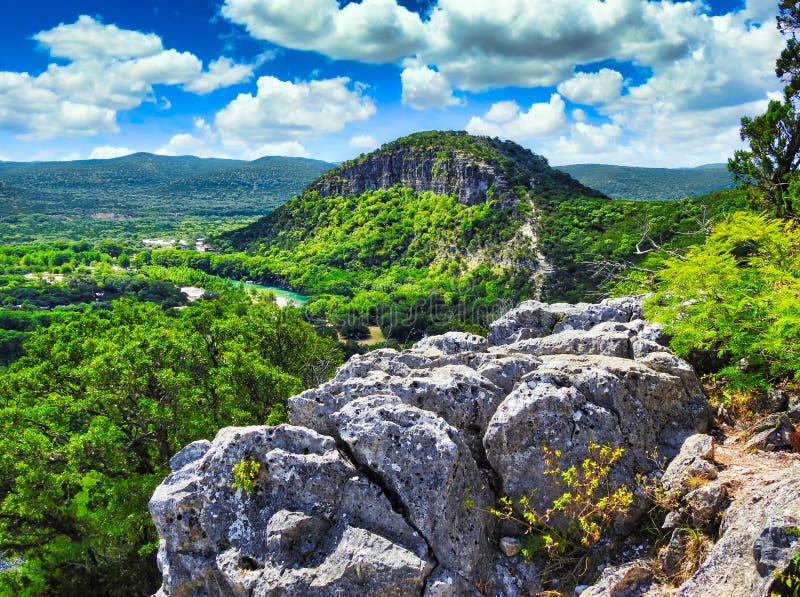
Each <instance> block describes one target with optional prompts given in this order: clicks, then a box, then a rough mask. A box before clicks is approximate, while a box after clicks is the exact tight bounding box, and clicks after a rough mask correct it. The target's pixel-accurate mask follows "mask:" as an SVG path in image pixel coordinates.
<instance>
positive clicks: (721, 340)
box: [647, 212, 800, 388]
mask: <svg viewBox="0 0 800 597" xmlns="http://www.w3.org/2000/svg"><path fill="white" fill-rule="evenodd" d="M658 278H659V281H660V283H659V289H658V292H657V293H656V295H655V296H654V298H653V299H652V300H651V301H650V303H649V306H648V309H647V315H648V316H649V317H650V318H652V319H655V320H656V321H660V322H662V323H664V325H665V330H666V332H667V334H669V335H670V336H671V337H672V342H671V346H672V348H673V350H674V351H675V352H676V353H677V354H678V355H679V356H682V357H689V358H692V357H693V356H696V355H697V354H698V351H700V352H705V353H706V354H708V355H712V356H714V357H716V358H717V359H719V360H720V363H721V365H723V366H724V365H728V366H727V367H725V368H723V369H722V371H720V373H721V374H722V375H723V376H725V377H727V378H729V379H730V381H731V382H733V386H734V387H739V388H747V387H756V386H759V385H763V384H764V382H765V381H768V380H772V379H777V378H787V377H794V378H800V301H798V296H800V231H799V230H798V229H797V228H796V227H795V225H794V224H792V223H787V222H786V221H783V220H777V219H773V218H769V217H767V216H764V215H756V214H753V213H747V212H739V213H735V214H733V215H731V216H730V217H728V218H727V219H726V220H724V221H723V222H721V223H720V224H718V225H717V226H715V228H714V230H713V232H712V234H711V235H710V236H709V238H708V239H707V241H706V243H705V244H703V245H698V246H695V247H693V248H691V249H690V250H689V251H688V252H687V253H686V255H685V257H684V258H682V259H681V258H677V257H674V258H671V259H669V260H667V262H666V267H665V268H664V269H663V270H662V271H661V272H660V273H659V275H658Z"/></svg>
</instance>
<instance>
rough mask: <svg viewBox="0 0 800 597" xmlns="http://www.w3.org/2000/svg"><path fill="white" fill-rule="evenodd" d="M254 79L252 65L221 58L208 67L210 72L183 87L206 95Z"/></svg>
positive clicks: (202, 74) (201, 74)
mask: <svg viewBox="0 0 800 597" xmlns="http://www.w3.org/2000/svg"><path fill="white" fill-rule="evenodd" d="M252 78H253V65H252V64H236V63H235V62H234V61H233V60H231V59H230V58H226V57H225V56H222V57H220V58H219V59H217V60H215V61H214V62H212V63H210V64H209V65H208V71H206V72H203V73H200V75H199V76H198V77H197V78H196V79H194V80H192V81H189V82H188V83H187V84H186V85H184V86H183V88H184V89H186V90H187V91H191V92H193V93H199V94H200V95H205V94H207V93H211V92H212V91H216V90H217V89H221V88H223V87H230V86H231V85H237V84H239V83H244V82H245V81H249V80H250V79H252Z"/></svg>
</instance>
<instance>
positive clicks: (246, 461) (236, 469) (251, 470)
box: [231, 456, 261, 493]
mask: <svg viewBox="0 0 800 597" xmlns="http://www.w3.org/2000/svg"><path fill="white" fill-rule="evenodd" d="M260 474H261V463H260V462H259V461H258V460H256V459H255V458H253V457H252V456H251V457H250V458H242V459H241V460H240V461H239V462H237V463H236V464H234V465H233V483H231V489H244V490H245V491H246V492H247V493H253V492H254V491H255V489H256V479H258V477H259V475H260Z"/></svg>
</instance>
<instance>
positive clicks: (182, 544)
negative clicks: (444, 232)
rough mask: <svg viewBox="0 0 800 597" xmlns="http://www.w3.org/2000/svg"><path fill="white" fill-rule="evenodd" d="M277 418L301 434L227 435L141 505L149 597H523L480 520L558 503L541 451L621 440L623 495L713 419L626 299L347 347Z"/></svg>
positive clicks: (692, 381)
mask: <svg viewBox="0 0 800 597" xmlns="http://www.w3.org/2000/svg"><path fill="white" fill-rule="evenodd" d="M289 407H290V420H291V423H292V425H294V426H288V425H285V426H280V427H277V428H266V427H251V428H242V429H237V428H229V429H223V430H222V431H220V433H219V434H218V435H217V437H216V438H215V439H214V441H213V442H212V443H208V442H197V443H195V444H192V445H190V446H188V447H187V448H185V449H184V450H183V451H182V452H181V453H179V454H178V455H176V457H175V458H174V459H173V461H172V466H173V473H172V474H171V475H170V476H169V477H168V478H167V479H166V481H165V482H164V483H163V484H162V485H161V486H160V487H159V488H158V490H157V491H156V493H155V495H154V496H153V499H152V501H151V512H152V514H153V517H154V520H155V522H156V526H157V528H158V530H159V535H160V537H161V546H160V550H159V563H160V565H161V567H162V571H163V573H164V585H163V587H162V589H161V594H163V595H168V594H169V595H193V596H194V595H197V596H198V597H199V596H200V595H237V596H238V595H253V596H261V595H425V596H426V597H433V596H460V595H478V594H487V595H489V594H490V595H506V596H509V597H510V596H512V595H513V596H516V595H528V594H533V593H535V592H536V590H538V587H539V585H538V582H539V579H538V576H537V571H536V568H535V566H534V565H532V564H530V563H527V562H525V561H524V560H522V559H521V558H520V556H518V555H513V554H515V550H514V549H510V548H509V545H511V544H513V540H512V541H509V538H508V537H505V539H506V541H505V543H504V544H503V545H501V544H500V540H501V539H502V538H504V536H505V535H507V534H508V529H501V528H495V526H496V525H495V524H494V519H493V518H492V517H490V516H488V515H486V514H485V513H484V511H483V510H482V509H483V508H486V507H489V506H491V505H493V504H494V503H495V500H497V499H498V498H499V497H500V496H501V495H510V496H511V497H513V498H519V497H521V496H522V495H527V494H530V493H533V495H534V500H535V503H537V504H539V505H544V504H546V503H547V501H548V500H549V499H552V497H553V495H554V492H555V489H554V488H553V487H552V486H551V483H552V482H551V479H550V478H549V477H547V476H546V475H545V474H544V472H543V470H542V469H543V466H542V447H543V446H544V445H547V446H548V447H549V448H550V449H551V450H560V451H561V454H562V456H561V462H562V465H563V466H564V467H567V466H569V465H570V464H573V463H576V462H580V460H582V459H583V458H584V457H585V456H586V455H587V445H588V443H589V442H590V441H594V442H597V443H604V442H608V443H610V444H613V445H621V446H622V447H624V448H625V449H626V452H625V456H624V458H623V459H622V461H620V462H619V463H618V466H616V468H615V469H614V472H613V475H614V479H615V480H616V481H619V482H626V483H629V484H630V483H632V479H633V475H634V473H635V472H648V471H650V470H651V468H652V466H653V463H652V461H651V460H649V459H648V453H649V452H651V451H652V450H653V449H654V448H655V449H658V451H659V453H660V454H664V455H668V456H671V455H674V454H675V453H677V451H678V448H679V447H680V446H681V444H682V443H683V440H684V439H685V438H686V437H688V436H690V435H692V434H694V433H696V432H698V431H702V430H704V429H705V427H706V424H707V420H708V406H707V403H706V400H705V398H704V396H703V395H702V392H701V391H700V386H699V383H698V381H697V379H696V378H695V377H694V375H693V374H692V373H691V370H690V369H689V368H688V366H687V365H686V364H685V363H683V362H682V361H680V360H679V359H677V358H676V357H675V356H674V355H672V354H670V353H669V352H668V351H667V349H665V348H664V347H663V346H662V344H661V339H660V333H659V328H657V327H655V326H650V325H648V324H647V323H646V322H645V321H643V320H642V319H641V308H640V306H639V303H638V301H637V300H635V299H620V300H616V301H604V302H603V303H601V304H599V305H543V304H541V303H535V302H528V303H523V304H522V305H520V307H518V308H517V309H515V310H514V311H512V312H510V313H509V314H507V315H506V316H504V317H503V318H501V319H500V320H498V321H497V322H495V324H493V325H492V326H491V333H490V335H489V340H488V341H487V340H486V339H483V338H480V337H478V336H473V335H470V334H462V333H449V334H445V335H443V336H437V337H433V338H426V339H424V340H422V341H421V342H419V343H417V344H416V345H415V346H414V347H413V348H412V349H410V350H407V351H404V352H398V351H395V350H388V349H387V350H379V351H375V352H372V353H369V354H367V355H363V356H356V357H353V358H352V359H350V361H348V362H347V363H346V364H345V365H343V366H342V367H341V368H340V369H339V371H338V372H337V374H336V376H335V377H334V378H333V379H332V380H331V381H329V382H327V383H325V384H323V385H321V386H319V387H318V388H315V389H312V390H308V391H306V392H303V393H302V394H300V395H298V396H295V397H293V398H291V399H290V400H289ZM244 458H254V459H255V460H256V461H257V462H259V463H260V465H261V467H260V471H261V472H260V474H259V476H258V477H257V479H255V487H256V489H255V491H254V492H253V493H252V494H248V493H246V492H244V491H243V490H241V489H238V490H236V491H234V490H232V489H231V484H232V482H233V475H232V469H233V466H234V465H236V464H237V463H238V462H240V461H241V460H242V459H244ZM467 500H468V501H470V502H472V504H473V507H468V505H467V504H465V501H467ZM503 546H504V551H505V553H504V552H503V551H501V547H503ZM509 554H511V555H509Z"/></svg>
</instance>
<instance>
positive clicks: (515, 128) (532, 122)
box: [466, 93, 566, 142]
mask: <svg viewBox="0 0 800 597" xmlns="http://www.w3.org/2000/svg"><path fill="white" fill-rule="evenodd" d="M565 122H566V115H565V113H564V100H563V99H562V98H561V96H560V95H558V94H557V93H554V94H552V95H551V96H550V101H549V102H547V103H536V104H531V107H530V108H529V109H528V111H527V112H523V111H522V109H521V108H520V107H519V105H517V104H516V103H515V102H498V103H496V104H493V105H492V107H491V108H490V109H489V110H488V111H487V112H486V113H485V114H484V115H483V116H473V117H472V119H471V120H470V121H469V123H468V124H467V127H466V129H467V132H469V133H471V134H473V135H487V136H490V137H503V138H505V139H512V140H514V141H517V142H526V141H531V140H539V139H543V138H546V137H550V136H552V135H555V134H556V133H558V132H559V130H560V129H561V127H562V126H563V124H564V123H565Z"/></svg>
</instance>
